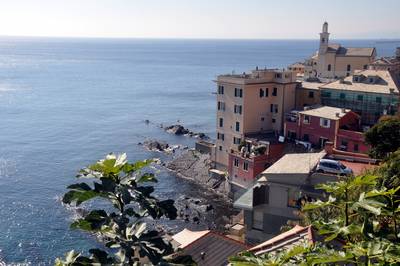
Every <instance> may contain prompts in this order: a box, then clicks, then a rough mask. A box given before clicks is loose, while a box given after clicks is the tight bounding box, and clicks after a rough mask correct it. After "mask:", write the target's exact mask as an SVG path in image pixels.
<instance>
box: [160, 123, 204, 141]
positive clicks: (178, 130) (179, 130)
mask: <svg viewBox="0 0 400 266" xmlns="http://www.w3.org/2000/svg"><path fill="white" fill-rule="evenodd" d="M164 130H165V131H167V132H168V133H171V134H175V135H184V136H188V137H194V138H198V139H209V137H208V136H207V135H206V134H204V133H202V132H193V131H190V130H189V129H187V128H185V127H184V126H182V125H179V124H176V125H171V126H168V127H165V128H164Z"/></svg>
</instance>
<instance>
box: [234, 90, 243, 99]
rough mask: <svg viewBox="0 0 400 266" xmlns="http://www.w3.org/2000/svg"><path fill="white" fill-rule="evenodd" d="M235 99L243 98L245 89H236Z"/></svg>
mask: <svg viewBox="0 0 400 266" xmlns="http://www.w3.org/2000/svg"><path fill="white" fill-rule="evenodd" d="M235 97H239V98H242V97H243V89H239V88H235Z"/></svg>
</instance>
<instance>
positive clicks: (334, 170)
mask: <svg viewBox="0 0 400 266" xmlns="http://www.w3.org/2000/svg"><path fill="white" fill-rule="evenodd" d="M316 171H317V172H319V173H330V174H337V175H352V174H353V170H352V169H351V168H349V167H347V166H345V165H343V164H342V163H341V162H338V161H335V160H329V159H321V160H320V161H319V163H318V165H317V168H316Z"/></svg>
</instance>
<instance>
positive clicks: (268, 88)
mask: <svg viewBox="0 0 400 266" xmlns="http://www.w3.org/2000/svg"><path fill="white" fill-rule="evenodd" d="M216 83H217V85H218V92H217V140H216V150H215V155H214V156H213V158H212V159H213V160H214V161H215V165H216V167H217V168H222V169H225V170H226V169H227V168H228V164H229V153H231V151H233V152H235V151H236V152H238V151H239V149H238V147H239V145H240V144H241V143H242V141H243V140H244V138H245V135H246V134H253V133H270V132H276V133H281V132H282V130H283V121H284V114H285V113H286V112H288V111H290V110H291V109H293V108H294V106H295V88H296V75H295V73H294V72H291V71H285V70H277V69H263V70H259V69H256V70H253V71H252V72H251V73H250V74H246V73H243V74H240V75H235V74H229V75H220V76H218V78H217V80H216Z"/></svg>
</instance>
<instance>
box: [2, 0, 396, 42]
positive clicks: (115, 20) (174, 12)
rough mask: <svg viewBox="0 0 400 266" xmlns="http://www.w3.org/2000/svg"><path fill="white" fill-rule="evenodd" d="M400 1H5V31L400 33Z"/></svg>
mask: <svg viewBox="0 0 400 266" xmlns="http://www.w3.org/2000/svg"><path fill="white" fill-rule="evenodd" d="M399 10H400V0H273V1H271V0H229V1H228V0H0V36H52V37H113V38H218V39H220V38H221V39H315V38H318V37H319V36H318V33H319V32H320V31H321V27H322V23H323V22H324V21H327V22H328V23H329V31H330V32H331V37H332V38H336V39H360V38H361V39H368V38H388V39H400V15H399Z"/></svg>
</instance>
